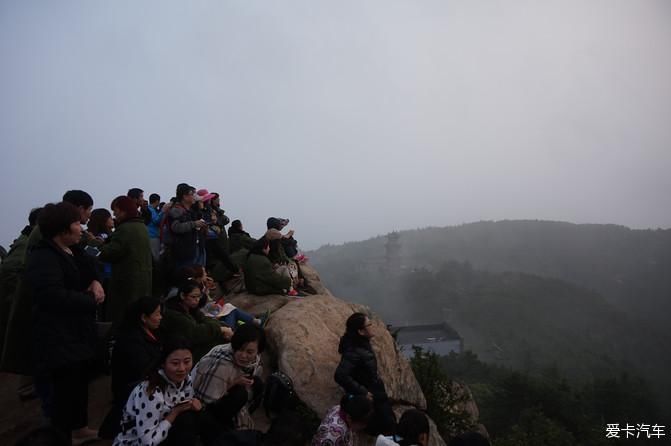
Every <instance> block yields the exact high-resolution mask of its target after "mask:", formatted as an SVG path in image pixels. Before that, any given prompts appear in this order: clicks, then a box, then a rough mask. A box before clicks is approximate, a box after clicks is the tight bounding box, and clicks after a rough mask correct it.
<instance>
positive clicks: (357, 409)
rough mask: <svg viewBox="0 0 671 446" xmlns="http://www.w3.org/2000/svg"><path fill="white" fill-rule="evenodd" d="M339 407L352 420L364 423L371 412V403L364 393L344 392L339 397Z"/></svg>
mask: <svg viewBox="0 0 671 446" xmlns="http://www.w3.org/2000/svg"><path fill="white" fill-rule="evenodd" d="M340 409H341V410H342V411H343V412H345V413H346V414H347V415H349V416H350V418H351V419H352V421H356V422H361V423H366V422H368V420H369V419H370V417H371V415H372V414H373V403H372V402H371V401H370V400H369V399H368V398H367V397H366V395H351V394H345V395H343V397H342V398H341V399H340Z"/></svg>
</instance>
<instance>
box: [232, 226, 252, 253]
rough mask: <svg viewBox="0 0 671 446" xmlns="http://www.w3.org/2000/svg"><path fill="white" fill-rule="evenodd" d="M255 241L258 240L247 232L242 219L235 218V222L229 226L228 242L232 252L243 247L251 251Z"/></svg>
mask: <svg viewBox="0 0 671 446" xmlns="http://www.w3.org/2000/svg"><path fill="white" fill-rule="evenodd" d="M255 242H256V240H255V239H253V238H252V236H251V235H249V232H245V230H244V229H243V227H242V222H241V221H240V220H233V223H231V226H230V227H229V228H228V244H229V250H230V252H231V254H233V253H234V252H236V251H239V250H241V249H246V250H248V251H249V250H250V249H252V246H254V243H255Z"/></svg>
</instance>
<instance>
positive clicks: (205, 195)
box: [196, 189, 217, 201]
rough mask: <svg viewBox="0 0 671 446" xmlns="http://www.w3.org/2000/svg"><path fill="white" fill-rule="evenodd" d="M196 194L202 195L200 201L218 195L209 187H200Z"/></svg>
mask: <svg viewBox="0 0 671 446" xmlns="http://www.w3.org/2000/svg"><path fill="white" fill-rule="evenodd" d="M196 194H197V195H198V196H199V197H200V201H210V200H211V199H213V198H214V197H216V196H217V194H211V193H210V191H208V190H207V189H200V190H199V191H198V192H196Z"/></svg>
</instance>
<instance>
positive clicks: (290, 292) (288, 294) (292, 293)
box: [287, 288, 298, 296]
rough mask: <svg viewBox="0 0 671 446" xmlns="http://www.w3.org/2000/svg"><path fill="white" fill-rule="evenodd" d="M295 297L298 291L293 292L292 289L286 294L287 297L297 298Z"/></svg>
mask: <svg viewBox="0 0 671 446" xmlns="http://www.w3.org/2000/svg"><path fill="white" fill-rule="evenodd" d="M297 295H298V291H296V290H294V289H293V288H292V289H290V290H289V291H288V292H287V296H297Z"/></svg>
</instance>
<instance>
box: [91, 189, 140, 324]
mask: <svg viewBox="0 0 671 446" xmlns="http://www.w3.org/2000/svg"><path fill="white" fill-rule="evenodd" d="M111 207H112V210H113V211H114V216H115V217H116V229H115V230H114V232H113V233H112V235H111V236H110V237H109V239H108V240H107V242H106V243H105V244H104V245H102V247H101V248H100V256H98V258H99V259H100V260H101V261H102V262H108V263H111V264H112V279H111V281H110V294H111V301H110V302H109V306H108V310H109V314H108V316H109V319H110V320H111V321H112V322H120V321H121V319H122V318H123V315H124V313H125V311H126V306H127V305H128V304H130V303H131V302H133V301H135V300H137V299H139V298H141V297H144V296H151V294H152V279H151V274H152V256H151V245H150V244H149V233H148V232H147V227H146V226H145V224H144V220H143V219H142V218H140V215H139V213H138V211H137V205H136V204H135V202H134V201H133V200H132V199H130V198H128V197H126V196H120V197H117V198H115V199H114V201H112V206H111Z"/></svg>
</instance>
